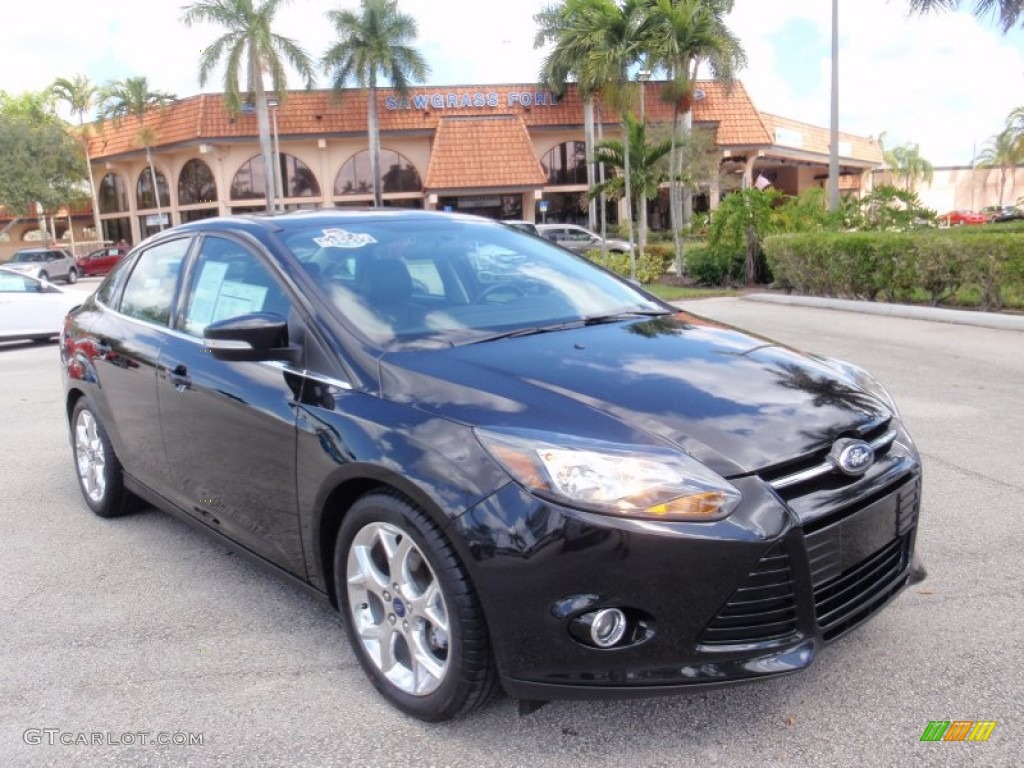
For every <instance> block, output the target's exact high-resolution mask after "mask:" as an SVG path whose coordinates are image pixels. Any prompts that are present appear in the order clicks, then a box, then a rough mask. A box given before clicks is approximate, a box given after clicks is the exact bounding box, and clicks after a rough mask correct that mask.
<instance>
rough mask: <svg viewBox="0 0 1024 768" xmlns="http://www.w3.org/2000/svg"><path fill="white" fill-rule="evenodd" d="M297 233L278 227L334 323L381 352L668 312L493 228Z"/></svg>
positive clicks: (535, 242)
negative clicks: (334, 313)
mask: <svg viewBox="0 0 1024 768" xmlns="http://www.w3.org/2000/svg"><path fill="white" fill-rule="evenodd" d="M302 224H303V225H304V226H298V222H295V221H293V222H288V223H287V224H285V231H284V233H283V234H282V237H283V240H284V243H285V244H286V245H287V247H288V248H289V250H291V252H292V253H293V254H295V256H296V257H297V258H298V260H299V261H300V262H301V264H302V265H303V266H304V267H305V268H306V269H307V270H308V271H309V272H310V273H312V274H313V275H314V277H315V278H316V279H317V282H318V283H319V284H320V285H321V287H322V289H323V291H324V293H325V294H326V296H327V298H328V299H329V300H330V302H331V304H332V305H333V306H334V307H336V308H337V310H338V311H339V313H341V314H342V315H344V316H345V317H347V318H348V319H349V320H350V321H351V322H352V323H353V324H354V325H355V326H356V327H357V328H358V329H359V330H360V331H362V332H363V333H365V334H366V335H367V336H368V337H369V338H370V339H371V340H372V341H373V342H375V343H376V344H378V345H381V346H385V345H388V344H390V343H393V342H396V341H398V342H404V341H413V340H416V341H421V340H424V339H431V340H434V341H438V342H441V343H446V344H464V343H474V342H479V341H485V340H489V339H495V338H500V337H504V336H508V335H518V334H519V333H529V332H543V331H548V330H557V329H559V328H564V327H571V326H573V325H578V324H584V323H587V322H594V321H607V320H608V319H610V318H616V317H618V316H620V315H626V316H628V315H630V314H634V313H635V314H661V313H667V312H669V311H671V310H670V309H668V308H666V306H665V305H664V304H661V303H660V302H658V301H656V300H654V299H652V298H650V297H648V296H647V295H646V294H644V293H642V292H640V291H639V290H636V289H634V288H633V287H632V286H630V285H629V284H627V283H625V282H623V281H621V280H618V279H616V278H615V277H613V276H611V275H609V274H608V273H606V272H605V271H603V270H601V269H599V268H598V267H596V266H594V265H593V264H591V263H590V262H588V261H587V260H586V259H584V258H582V257H577V256H573V255H571V254H569V253H566V252H565V251H564V250H562V249H561V248H557V247H555V246H553V245H551V244H550V243H548V242H545V241H544V240H541V239H538V238H536V237H532V236H530V235H527V234H525V233H523V232H520V231H518V230H515V229H512V228H510V227H504V226H501V225H499V224H496V223H490V222H486V221H476V220H473V219H452V218H441V217H438V218H437V219H433V220H432V219H431V218H429V217H427V216H424V217H422V218H419V217H417V218H415V219H404V220H403V219H398V218H384V217H380V218H377V217H373V218H371V217H367V218H365V219H362V218H361V219H352V220H347V221H344V222H342V223H340V224H337V225H334V226H331V225H329V224H324V223H322V221H321V222H319V223H318V224H317V225H316V226H313V224H312V222H302Z"/></svg>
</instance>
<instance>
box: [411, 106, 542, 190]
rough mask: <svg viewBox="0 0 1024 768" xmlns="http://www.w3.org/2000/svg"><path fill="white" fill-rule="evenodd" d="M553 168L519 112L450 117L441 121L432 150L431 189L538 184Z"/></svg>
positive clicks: (428, 183)
mask: <svg viewBox="0 0 1024 768" xmlns="http://www.w3.org/2000/svg"><path fill="white" fill-rule="evenodd" d="M546 182H547V174H545V173H544V170H543V169H542V168H541V165H540V162H539V161H538V160H537V158H536V156H535V155H534V153H533V144H532V143H531V141H530V134H529V133H528V132H527V130H526V125H525V124H524V123H523V120H522V118H520V117H519V116H517V115H496V116H494V117H476V118H473V117H449V118H446V119H444V120H442V121H441V124H440V125H439V126H438V127H437V133H436V134H435V137H434V148H433V151H432V152H431V153H430V166H429V167H428V168H427V176H426V179H425V181H424V184H423V186H424V187H425V188H426V189H456V188H463V189H473V188H484V187H535V186H541V185H543V184H545V183H546Z"/></svg>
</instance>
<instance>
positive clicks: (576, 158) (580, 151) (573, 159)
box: [540, 141, 587, 185]
mask: <svg viewBox="0 0 1024 768" xmlns="http://www.w3.org/2000/svg"><path fill="white" fill-rule="evenodd" d="M540 162H541V165H543V166H544V170H545V171H546V172H547V174H548V184H551V185H566V184H586V183H587V145H586V144H584V143H583V142H582V141H566V142H564V143H563V144H559V145H558V146H557V147H554V148H553V149H552V150H551V151H550V152H548V153H547V154H546V155H544V159H543V160H541V161H540Z"/></svg>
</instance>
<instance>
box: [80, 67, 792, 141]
mask: <svg viewBox="0 0 1024 768" xmlns="http://www.w3.org/2000/svg"><path fill="white" fill-rule="evenodd" d="M697 86H698V87H699V88H700V90H702V91H703V93H704V98H703V99H700V100H698V101H694V102H693V119H694V121H695V122H697V123H711V124H714V125H715V126H716V140H717V142H718V144H719V146H722V147H726V146H737V145H740V146H746V145H755V146H764V145H770V144H772V133H771V132H770V131H769V130H768V128H767V127H766V126H765V123H764V121H763V120H762V119H761V115H760V113H759V112H758V111H757V109H756V108H755V107H754V105H753V103H752V102H751V101H750V97H749V96H748V95H747V92H746V90H745V89H744V88H743V86H742V84H740V83H735V84H734V85H733V86H732V87H728V86H725V85H723V84H721V83H714V82H700V83H698V84H697ZM662 87H663V83H659V82H650V83H647V90H646V99H645V103H646V110H647V116H648V120H650V121H651V122H667V121H670V120H671V119H672V112H673V106H672V104H670V103H665V102H663V101H662V100H661V98H659V96H660V94H661V91H662ZM377 100H378V113H379V119H380V130H381V132H382V133H385V134H386V133H391V132H426V133H432V132H433V131H435V130H437V129H438V127H439V126H440V125H441V123H442V121H444V120H445V119H446V118H450V117H477V118H480V117H490V116H497V115H515V116H517V117H518V118H519V119H520V121H521V122H522V124H523V125H525V126H526V127H527V128H542V127H570V126H579V125H582V123H583V103H582V100H581V99H580V98H579V94H578V93H577V92H576V89H575V87H573V86H571V85H570V86H569V88H568V89H567V92H566V93H565V95H564V96H563V97H562V98H561V99H558V100H555V99H553V97H552V96H551V94H550V93H549V92H548V91H547V90H546V89H544V88H543V87H542V86H539V85H537V84H535V83H528V84H504V85H479V86H476V85H465V86H426V87H420V88H413V89H411V90H410V96H409V99H408V101H407V102H404V103H399V101H398V99H397V97H396V94H395V93H394V92H393V91H390V90H387V89H381V90H378V92H377ZM278 109H279V113H278V133H279V134H280V135H281V136H282V137H290V136H324V135H352V136H359V135H365V134H366V124H367V100H366V91H365V90H362V89H347V90H345V91H343V92H342V93H341V95H340V96H339V95H337V94H335V93H334V92H332V91H328V90H319V91H291V92H289V93H288V94H287V98H286V99H285V100H284V101H283V102H282V104H281V106H280V107H279V108H278ZM603 119H604V120H605V122H606V123H615V122H617V121H618V116H617V115H613V114H609V113H608V112H607V111H605V113H604V115H603ZM143 124H144V125H145V126H146V127H147V128H149V129H150V130H152V131H153V132H154V134H155V136H156V140H157V145H158V146H167V145H174V144H181V143H188V142H198V141H216V140H218V139H242V138H251V137H253V136H255V135H256V134H257V127H256V115H255V114H239V115H234V116H233V115H231V114H229V113H228V111H227V110H226V109H225V107H224V103H223V96H222V95H221V94H200V95H198V96H192V97H190V98H186V99H182V100H180V101H177V102H174V103H173V104H171V105H169V106H167V107H164V108H162V109H153V110H150V111H149V112H148V113H147V114H146V116H145V120H144V123H143ZM138 133H139V123H138V122H137V121H136V120H134V119H131V118H129V119H124V120H118V121H109V122H106V123H104V124H102V125H100V126H99V130H97V131H96V132H95V134H94V136H93V137H92V139H91V141H90V146H89V152H90V156H91V157H93V158H96V159H100V158H109V157H113V156H116V155H120V154H125V153H129V152H134V151H138V150H139V146H138V144H137V142H136V137H137V136H138Z"/></svg>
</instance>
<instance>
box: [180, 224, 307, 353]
mask: <svg viewBox="0 0 1024 768" xmlns="http://www.w3.org/2000/svg"><path fill="white" fill-rule="evenodd" d="M290 311H291V302H290V301H289V300H288V297H287V294H285V292H284V290H283V289H282V288H281V285H280V284H279V283H278V282H277V280H275V279H274V277H273V275H272V274H271V272H270V270H269V269H268V268H267V267H266V265H264V264H263V262H262V261H260V260H259V259H258V258H257V257H256V255H255V254H253V253H252V251H250V250H249V249H248V248H246V247H245V246H244V245H241V244H239V243H237V242H235V241H234V240H228V239H227V238H223V237H210V236H207V237H205V238H204V239H203V243H202V246H201V247H200V249H199V257H198V258H197V259H196V264H195V269H194V270H193V273H192V283H191V285H190V286H189V290H188V303H187V305H186V308H185V313H184V317H183V318H182V328H181V329H182V330H183V331H184V332H185V333H188V334H190V335H192V336H198V337H202V335H203V331H204V330H205V329H206V326H208V325H209V324H210V323H215V322H217V321H218V320H226V319H227V318H229V317H238V316H239V315H248V314H251V313H253V312H273V313H275V314H278V315H281V317H283V318H285V319H286V320H287V319H288V316H289V313H290Z"/></svg>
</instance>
